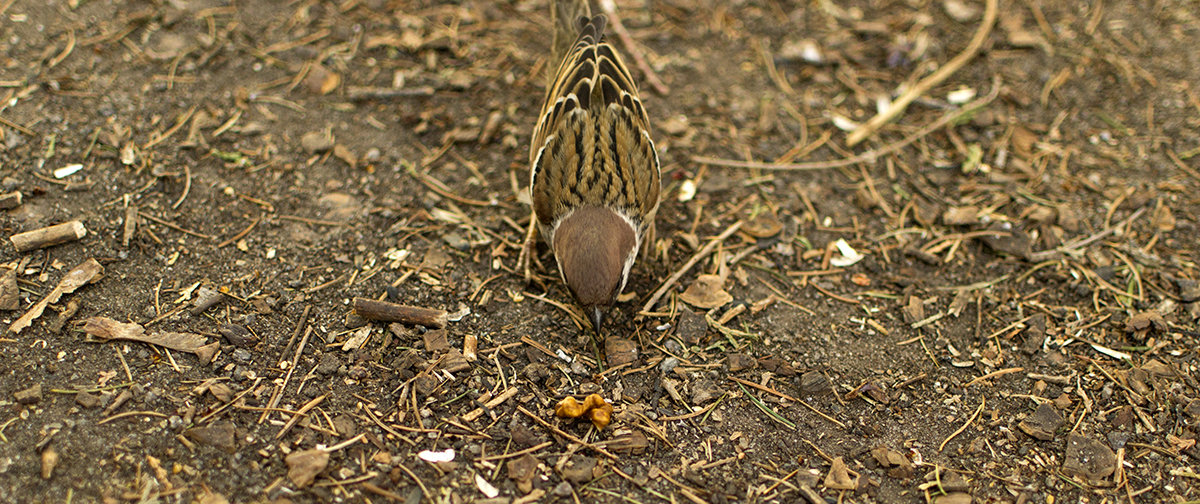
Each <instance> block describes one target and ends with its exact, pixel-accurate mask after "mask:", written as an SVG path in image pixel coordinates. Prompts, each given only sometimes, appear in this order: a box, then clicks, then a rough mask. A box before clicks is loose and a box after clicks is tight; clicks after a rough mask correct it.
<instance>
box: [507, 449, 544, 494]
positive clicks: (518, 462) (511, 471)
mask: <svg viewBox="0 0 1200 504" xmlns="http://www.w3.org/2000/svg"><path fill="white" fill-rule="evenodd" d="M537 467H538V459H536V458H534V456H533V455H530V454H528V453H526V454H524V455H522V456H520V457H519V458H515V459H512V460H510V461H508V477H509V479H511V480H513V481H515V482H516V483H517V488H518V489H520V490H521V492H522V493H529V491H530V490H532V489H533V477H534V475H535V474H536V471H537Z"/></svg>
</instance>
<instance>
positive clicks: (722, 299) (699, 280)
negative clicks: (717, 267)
mask: <svg viewBox="0 0 1200 504" xmlns="http://www.w3.org/2000/svg"><path fill="white" fill-rule="evenodd" d="M679 299H681V300H683V302H685V303H687V304H690V305H692V306H695V307H696V308H700V309H702V310H709V309H712V308H718V307H721V306H725V305H726V304H728V303H730V302H731V301H733V296H731V295H730V294H729V293H728V292H725V279H724V278H722V277H721V276H720V275H700V276H699V277H696V281H695V282H692V285H689V286H688V288H687V290H685V291H683V294H680V295H679Z"/></svg>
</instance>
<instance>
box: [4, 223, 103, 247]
mask: <svg viewBox="0 0 1200 504" xmlns="http://www.w3.org/2000/svg"><path fill="white" fill-rule="evenodd" d="M84 236H87V228H86V227H84V226H83V223H82V222H79V221H77V220H73V221H68V222H64V223H62V224H55V225H53V226H47V227H44V228H41V229H34V230H33V231H26V232H24V233H17V234H15V235H12V236H11V237H10V238H9V240H12V244H13V246H14V247H16V248H17V252H29V251H30V250H37V249H40V248H43V247H49V246H52V245H58V244H60V243H66V242H69V241H75V240H78V239H80V238H83V237H84Z"/></svg>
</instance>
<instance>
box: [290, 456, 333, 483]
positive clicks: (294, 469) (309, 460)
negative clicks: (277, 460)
mask: <svg viewBox="0 0 1200 504" xmlns="http://www.w3.org/2000/svg"><path fill="white" fill-rule="evenodd" d="M284 461H285V462H287V466H288V479H290V480H292V484H294V485H296V486H297V487H298V488H305V487H307V486H309V485H311V484H312V483H313V481H315V480H316V479H317V475H318V474H321V471H324V470H325V467H326V466H328V465H329V452H327V451H325V450H304V451H298V452H293V453H291V454H290V455H288V456H287V458H286V459H284Z"/></svg>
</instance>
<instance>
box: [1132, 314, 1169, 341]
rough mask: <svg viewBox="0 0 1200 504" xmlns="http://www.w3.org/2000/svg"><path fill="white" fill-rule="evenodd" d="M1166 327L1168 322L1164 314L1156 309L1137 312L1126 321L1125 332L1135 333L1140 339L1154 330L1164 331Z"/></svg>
mask: <svg viewBox="0 0 1200 504" xmlns="http://www.w3.org/2000/svg"><path fill="white" fill-rule="evenodd" d="M1166 328H1167V322H1166V321H1165V320H1163V317H1162V314H1160V313H1158V312H1157V311H1155V310H1148V311H1144V312H1140V313H1137V314H1135V315H1134V316H1132V317H1130V318H1129V320H1128V321H1127V322H1126V323H1125V332H1129V333H1133V334H1134V335H1135V336H1137V337H1138V338H1140V339H1145V338H1146V336H1147V335H1148V334H1150V333H1151V332H1153V331H1162V330H1164V329H1166Z"/></svg>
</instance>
